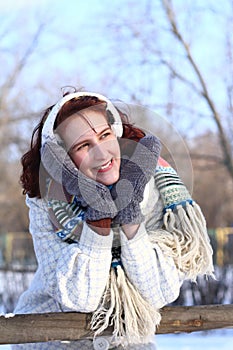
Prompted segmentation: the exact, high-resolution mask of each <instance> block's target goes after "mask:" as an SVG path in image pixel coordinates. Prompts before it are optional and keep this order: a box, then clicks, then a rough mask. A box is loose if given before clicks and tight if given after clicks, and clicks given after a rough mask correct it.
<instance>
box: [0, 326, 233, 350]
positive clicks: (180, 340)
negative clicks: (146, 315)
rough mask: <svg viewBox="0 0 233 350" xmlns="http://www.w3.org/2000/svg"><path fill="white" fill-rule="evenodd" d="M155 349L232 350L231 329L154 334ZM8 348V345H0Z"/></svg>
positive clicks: (232, 337)
mask: <svg viewBox="0 0 233 350" xmlns="http://www.w3.org/2000/svg"><path fill="white" fill-rule="evenodd" d="M156 344H157V350H203V349H204V350H219V349H221V350H233V329H224V330H217V331H209V332H195V333H191V334H184V333H183V334H166V335H157V336H156ZM0 350H10V345H0Z"/></svg>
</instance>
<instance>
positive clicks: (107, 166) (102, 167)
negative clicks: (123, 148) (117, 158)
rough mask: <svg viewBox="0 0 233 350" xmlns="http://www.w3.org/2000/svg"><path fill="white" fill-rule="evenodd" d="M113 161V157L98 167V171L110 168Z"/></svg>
mask: <svg viewBox="0 0 233 350" xmlns="http://www.w3.org/2000/svg"><path fill="white" fill-rule="evenodd" d="M112 161H113V160H112V159H111V160H110V161H109V162H107V163H105V164H104V165H102V166H100V167H97V170H98V171H103V170H106V169H108V168H109V167H110V166H111V165H112Z"/></svg>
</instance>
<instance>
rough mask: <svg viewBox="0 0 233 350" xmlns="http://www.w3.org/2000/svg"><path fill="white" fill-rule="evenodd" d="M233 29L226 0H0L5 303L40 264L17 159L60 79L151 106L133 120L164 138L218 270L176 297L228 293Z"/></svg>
mask: <svg viewBox="0 0 233 350" xmlns="http://www.w3.org/2000/svg"><path fill="white" fill-rule="evenodd" d="M232 33H233V2H232V0H223V1H221V2H220V1H219V2H218V1H215V0H205V1H203V0H196V1H195V2H194V1H192V0H173V1H172V0H170V1H169V0H141V1H136V0H111V1H110V0H102V1H97V0H86V1H81V0H76V1H75V0H70V1H64V0H60V1H57V0H56V1H55V0H34V1H30V0H18V1H17V3H16V2H15V1H14V0H8V1H7V2H3V1H1V2H0V69H1V74H0V166H1V172H0V189H1V191H0V208H1V211H0V267H1V270H0V274H1V275H0V279H1V283H0V311H2V312H11V311H12V310H13V308H14V305H15V303H16V300H17V298H18V295H19V294H20V293H21V292H22V291H23V290H24V289H25V288H26V287H27V285H28V283H29V281H30V279H31V276H32V274H33V271H34V270H35V268H36V261H35V258H34V254H33V247H32V242H31V238H30V234H29V233H28V217H27V215H28V213H27V208H26V206H25V204H24V200H25V198H24V196H23V195H22V190H21V187H20V184H19V176H20V172H21V167H20V157H21V156H22V154H23V153H24V152H26V151H27V149H28V147H29V145H30V138H31V134H32V130H33V129H34V127H35V126H36V125H37V123H38V122H39V119H40V117H41V116H42V113H43V111H44V110H45V109H46V108H47V107H48V106H50V105H52V104H54V103H56V102H57V100H58V99H59V98H61V96H62V91H61V88H62V87H64V86H74V87H76V88H83V89H85V90H89V91H96V92H99V93H102V94H105V95H106V96H108V97H109V98H111V99H113V100H120V101H124V102H125V103H126V104H132V105H137V106H145V107H147V108H148V111H150V112H148V113H142V114H140V113H135V115H132V119H133V120H135V122H136V124H138V125H139V126H141V127H143V128H144V129H146V130H150V131H152V132H153V133H155V134H156V135H157V136H158V137H160V139H161V141H162V144H163V146H164V147H163V156H164V157H165V158H166V159H167V160H169V161H170V162H171V163H172V164H173V165H174V166H175V167H176V168H177V169H178V171H179V173H180V174H181V176H182V178H183V180H184V181H185V183H186V184H187V186H188V187H189V189H190V191H191V192H192V195H193V197H194V198H195V200H196V201H197V202H198V203H199V204H200V205H201V207H202V210H203V212H204V214H205V217H206V220H207V224H208V228H209V234H210V238H211V242H212V245H213V248H214V262H215V265H216V274H217V280H216V281H206V280H200V281H199V284H197V285H196V284H192V283H186V284H185V285H184V286H183V289H182V292H181V296H180V298H179V299H178V300H177V302H176V303H179V304H183V305H185V304H207V303H233V290H232V289H233V288H232V286H233V257H232V249H233V117H232V116H233V36H232ZM139 110H140V108H139Z"/></svg>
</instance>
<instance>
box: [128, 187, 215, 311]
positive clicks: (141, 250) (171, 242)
mask: <svg viewBox="0 0 233 350" xmlns="http://www.w3.org/2000/svg"><path fill="white" fill-rule="evenodd" d="M146 192H147V193H146ZM146 198H147V199H146ZM141 210H142V212H143V214H144V216H145V221H144V223H142V224H141V225H140V227H139V229H138V232H137V234H136V235H135V237H134V238H133V239H131V240H128V239H127V238H126V236H125V235H124V233H123V232H121V246H122V248H121V250H122V256H121V258H122V262H123V265H124V269H125V271H126V273H127V275H128V278H129V279H130V280H131V282H132V283H133V284H134V286H135V287H136V288H137V289H138V291H139V292H140V294H141V295H142V296H143V297H144V298H145V299H146V300H147V301H148V302H149V303H150V304H152V305H154V306H155V307H157V308H160V307H162V306H164V305H166V304H168V303H171V302H173V301H174V300H175V299H176V298H177V297H178V296H179V292H180V287H181V284H182V282H183V280H184V279H192V280H195V279H196V278H197V276H198V275H204V274H206V275H212V271H213V265H212V249H211V246H210V242H209V239H208V234H207V229H206V225H205V222H204V219H203V214H202V213H201V210H200V208H199V207H198V206H197V204H195V210H197V212H198V215H199V216H198V217H197V216H195V215H192V212H191V209H190V208H189V206H188V205H187V211H185V209H183V208H179V210H182V213H181V214H182V215H183V217H182V218H183V221H184V223H187V226H186V227H185V226H184V223H182V222H181V221H178V224H177V225H178V228H177V227H176V226H175V224H174V222H175V220H176V217H175V215H176V213H174V214H172V213H170V211H169V212H168V214H169V215H170V216H172V215H173V216H174V217H171V219H170V222H168V223H167V222H166V220H167V217H166V216H167V215H168V214H166V216H165V219H166V220H165V219H164V212H163V201H162V199H161V196H160V193H159V190H158V189H157V187H156V186H155V184H154V182H153V181H151V182H150V183H149V184H148V186H147V187H146V189H145V200H144V201H143V203H142V205H141ZM188 210H189V211H190V212H189V211H188ZM178 219H179V220H180V218H178ZM167 221H168V220H167ZM182 224H183V226H184V227H183V226H182ZM189 231H191V233H190V232H189Z"/></svg>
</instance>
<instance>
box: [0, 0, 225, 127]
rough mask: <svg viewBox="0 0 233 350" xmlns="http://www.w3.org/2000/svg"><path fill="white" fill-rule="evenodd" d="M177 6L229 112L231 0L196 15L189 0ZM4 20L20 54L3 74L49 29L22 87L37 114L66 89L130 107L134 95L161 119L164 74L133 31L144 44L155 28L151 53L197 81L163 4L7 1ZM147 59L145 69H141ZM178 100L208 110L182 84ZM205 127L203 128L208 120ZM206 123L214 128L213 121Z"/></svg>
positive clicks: (0, 14) (199, 6)
mask: <svg viewBox="0 0 233 350" xmlns="http://www.w3.org/2000/svg"><path fill="white" fill-rule="evenodd" d="M173 2H174V6H175V9H176V11H177V14H178V16H179V25H180V27H181V28H182V29H183V30H184V33H185V35H186V39H187V40H188V42H189V43H190V45H191V48H192V52H193V53H194V57H195V59H196V60H197V62H198V64H200V66H201V69H202V72H203V74H204V77H205V78H206V79H207V81H208V83H209V86H210V90H211V93H213V96H214V99H215V100H216V101H217V102H218V104H219V108H220V109H221V110H222V109H223V108H225V107H224V106H225V91H224V89H223V87H224V81H225V80H226V79H229V77H227V74H226V72H225V71H224V69H223V67H224V66H225V64H224V61H223V60H224V50H225V48H224V45H225V42H224V40H225V38H224V34H225V32H223V30H222V29H223V28H224V25H225V24H224V21H225V16H224V13H227V11H228V9H227V4H228V1H226V0H225V1H223V2H221V3H220V4H219V2H216V1H214V0H207V1H205V2H204V3H203V0H197V1H196V2H195V11H192V9H193V6H194V5H193V2H192V1H191V0H174V1H173ZM203 4H205V5H206V4H209V7H211V10H210V11H208V12H207V11H206V10H205V9H204V5H203ZM148 6H149V8H150V10H149V13H151V14H152V15H153V18H154V23H152V25H151V26H150V25H149V24H148V23H149V21H150V18H148V19H147V18H146V14H147V12H146V11H147V9H148ZM189 13H190V16H189ZM219 13H220V15H219ZM0 18H1V22H2V28H4V25H5V28H7V24H8V23H9V21H11V22H12V23H13V28H11V29H12V32H11V35H10V34H8V35H7V36H6V43H5V46H7V45H8V46H9V47H10V46H12V43H13V45H14V47H15V48H16V54H15V55H14V56H13V57H12V58H11V60H9V58H8V56H6V67H5V68H4V73H5V72H6V71H7V69H8V70H9V72H10V71H11V69H12V67H13V66H12V65H11V64H13V63H14V60H13V58H15V57H16V56H17V54H18V55H20V52H23V50H24V49H25V47H26V46H27V45H28V44H29V43H30V40H31V38H32V37H33V33H35V31H36V30H37V28H38V24H39V23H41V22H43V23H45V26H44V29H43V32H42V34H41V36H40V38H39V42H38V44H37V46H36V49H35V52H34V53H33V54H32V56H31V57H30V60H29V62H28V65H27V66H26V68H25V69H24V71H23V72H22V74H21V77H20V80H19V81H18V86H17V89H18V90H20V91H21V92H23V93H24V96H23V97H22V98H23V99H26V97H27V103H31V101H33V103H32V106H31V108H32V109H34V110H36V109H38V108H41V107H42V106H43V105H44V104H45V105H46V104H49V103H50V102H49V101H51V100H52V99H54V100H55V101H56V99H57V98H59V97H60V87H61V86H64V85H67V84H68V85H75V86H82V87H84V88H86V89H88V90H93V91H99V92H102V93H105V94H107V95H108V96H109V97H111V98H120V99H122V100H124V101H126V102H131V101H132V95H135V96H136V99H138V100H139V101H140V103H142V104H145V105H148V106H152V107H153V108H156V110H157V108H158V110H157V111H158V112H160V113H163V111H162V110H160V109H159V106H160V105H162V104H163V103H164V102H166V101H167V94H168V89H169V86H168V81H167V73H166V71H165V70H164V68H163V67H162V66H161V64H159V63H158V62H157V61H156V60H154V57H153V55H152V54H151V51H150V50H149V49H148V48H146V46H145V45H143V42H142V41H141V42H140V41H139V40H138V39H137V35H135V37H134V38H132V35H131V33H130V30H129V28H134V30H137V31H138V32H139V34H140V35H141V37H142V38H143V39H147V35H148V36H149V35H151V32H150V31H151V29H154V27H156V28H157V29H156V30H155V37H151V38H150V45H151V47H152V52H153V50H156V49H160V50H162V51H164V52H165V51H166V53H167V57H169V59H171V58H172V60H173V62H176V64H177V66H178V67H179V65H180V64H182V69H181V72H185V74H187V75H188V76H189V77H190V78H191V79H193V80H194V81H195V78H193V74H192V72H191V70H190V68H189V67H188V65H187V64H185V63H183V61H182V60H183V53H182V52H181V50H180V47H179V45H178V44H177V43H176V42H174V41H173V42H172V41H171V39H170V38H169V35H168V31H167V30H166V28H165V27H166V25H165V22H164V17H163V13H162V12H161V7H160V1H159V0H156V1H148V0H142V1H136V0H102V1H97V0H87V1H83V0H76V1H74V0H71V1H64V0H60V1H59V0H30V1H29V0H21V1H20V0H18V1H17V2H16V1H14V0H9V1H7V2H3V1H1V2H0ZM19 18H20V20H21V21H20V20H19ZM16 19H17V23H16V25H15V27H14V23H15V22H14V21H16ZM221 21H222V23H221ZM145 23H147V26H145ZM125 24H126V25H125ZM0 33H1V32H0ZM223 39H224V40H223ZM7 41H8V42H7ZM0 44H1V42H0ZM173 51H174V52H175V53H176V55H173ZM168 55H170V56H168ZM143 60H144V61H147V64H143ZM148 62H149V64H148ZM180 62H181V63H180ZM228 75H229V74H228ZM39 85H40V89H38V86H39ZM41 87H42V88H43V89H41ZM43 91H45V92H46V93H43ZM25 92H26V94H27V96H26V97H25V95H26V94H25ZM17 93H18V92H17ZM174 99H175V102H179V103H180V102H181V101H182V103H184V104H186V105H187V106H186V107H187V108H190V107H192V108H197V107H198V109H199V110H198V112H199V113H202V114H206V113H207V114H208V111H207V109H206V106H205V104H204V103H203V102H202V101H201V100H200V101H199V100H198V99H197V97H196V96H194V95H190V93H189V89H188V88H187V87H185V86H183V85H182V84H180V85H177V87H176V95H174ZM175 118H176V120H177V124H178V123H179V118H181V119H182V126H181V127H183V128H186V124H187V127H188V126H189V127H190V125H189V124H190V123H191V120H190V118H188V117H187V118H186V119H185V118H184V114H180V116H179V115H176V116H175ZM202 123H203V124H202V125H204V120H203V121H202ZM207 124H208V125H211V124H210V120H208V122H207Z"/></svg>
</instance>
